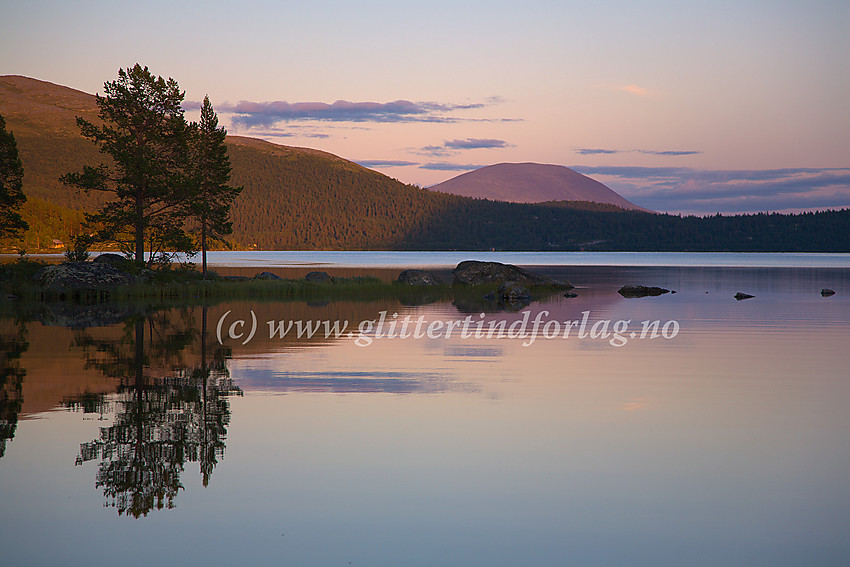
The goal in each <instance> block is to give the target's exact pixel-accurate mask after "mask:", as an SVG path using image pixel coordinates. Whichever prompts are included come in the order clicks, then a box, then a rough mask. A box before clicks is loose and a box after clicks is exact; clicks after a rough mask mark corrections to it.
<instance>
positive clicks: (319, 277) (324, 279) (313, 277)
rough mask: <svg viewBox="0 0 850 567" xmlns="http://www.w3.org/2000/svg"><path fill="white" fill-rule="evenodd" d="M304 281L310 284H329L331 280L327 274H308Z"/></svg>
mask: <svg viewBox="0 0 850 567" xmlns="http://www.w3.org/2000/svg"><path fill="white" fill-rule="evenodd" d="M304 279H305V280H307V281H308V282H310V283H330V282H332V281H333V278H332V277H331V276H330V274H328V273H327V272H310V273H308V274H307V275H306V276H304Z"/></svg>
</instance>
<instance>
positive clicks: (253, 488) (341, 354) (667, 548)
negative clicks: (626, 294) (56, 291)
mask: <svg viewBox="0 0 850 567" xmlns="http://www.w3.org/2000/svg"><path fill="white" fill-rule="evenodd" d="M506 261H507V260H506ZM535 263H538V264H539V262H535ZM549 272H551V273H553V275H559V276H562V277H565V278H567V279H570V280H571V281H573V283H575V284H576V285H577V286H578V287H577V289H576V290H575V291H576V292H577V293H578V297H577V298H573V299H568V298H565V297H562V296H561V295H554V296H552V297H550V298H549V299H548V300H545V301H542V302H535V303H532V304H531V305H530V306H528V307H527V308H525V309H523V310H520V311H517V312H497V311H491V310H489V309H488V310H487V312H486V314H485V315H484V316H483V317H482V316H481V313H482V312H483V310H484V307H485V305H484V304H478V303H475V304H461V305H453V304H451V303H447V302H437V303H431V304H425V305H402V304H400V303H398V302H397V301H395V300H386V301H383V302H372V303H357V302H342V303H329V304H325V305H308V304H305V303H277V302H266V303H264V302H252V301H241V302H233V303H226V304H218V305H211V306H208V307H207V308H201V307H197V308H192V309H171V310H166V311H155V310H152V309H149V310H146V311H142V312H135V313H134V312H132V311H130V310H129V309H126V308H120V307H118V308H115V307H113V308H101V309H96V308H91V309H89V308H79V309H70V308H63V307H61V306H52V307H48V308H45V309H42V310H40V311H39V312H37V313H30V314H27V315H21V314H18V315H17V316H11V313H9V312H10V311H11V307H10V306H8V305H5V306H4V307H3V309H5V310H6V312H7V315H8V316H6V317H4V318H2V320H0V339H2V355H0V365H2V366H0V380H2V381H3V384H2V390H1V391H0V409H2V411H1V412H0V434H2V437H3V438H4V439H3V441H2V442H0V443H2V446H0V451H2V457H0V499H2V508H0V549H2V550H3V551H2V556H3V560H2V563H3V564H4V565H57V564H64V565H114V564H116V563H120V564H124V565H150V564H153V563H159V564H166V565H171V564H178V563H180V564H187V565H195V564H205V565H232V564H244V565H293V566H305V565H308V566H312V565H316V566H320V565H321V566H326V565H341V566H345V565H349V564H350V565H370V566H397V565H405V566H407V565H440V566H445V565H451V566H454V565H457V566H478V565H482V566H483V565H487V566H494V565H495V566H502V565H504V566H509V565H510V566H513V565H577V566H585V565H586V566H598V565H630V566H633V565H647V566H656V565H700V566H702V565H705V566H717V565H741V566H759V565H765V566H777V565H779V566H782V565H789V566H790V565H836V566H837V565H847V564H850V541H848V538H847V533H848V532H850V483H848V482H847V471H848V470H850V412H848V411H847V408H848V403H850V381H848V371H847V369H848V367H850V349H848V347H847V345H848V344H850V343H848V339H850V270H846V269H843V268H823V267H821V268H817V267H808V268H792V269H789V268H781V269H775V268H765V267H760V268H745V267H661V266H623V267H598V266H585V267H571V268H567V267H557V266H552V267H551V268H550V269H549ZM626 283H640V284H646V285H660V286H663V287H667V288H670V289H674V290H676V291H677V292H678V293H676V294H668V295H664V296H660V297H655V298H643V299H623V298H622V297H620V296H619V295H618V294H617V293H616V290H617V289H618V288H619V287H620V286H621V285H623V284H626ZM826 287H828V288H831V289H833V290H835V291H836V292H837V293H836V295H834V296H832V297H821V295H820V290H821V289H822V288H826ZM738 291H743V292H747V293H751V294H753V295H755V298H753V299H750V300H746V301H735V300H734V299H733V297H732V296H733V295H734V294H735V293H736V292H738ZM526 311H527V312H528V315H525V312H526ZM252 312H253V314H254V317H256V319H257V326H258V330H257V331H256V333H255V334H254V336H253V337H252V338H251V339H250V340H246V339H247V333H248V331H250V327H251V322H252V317H251V314H252ZM544 312H547V313H546V314H545V315H544V314H543V313H544ZM382 313H383V318H384V322H385V326H384V327H383V329H382V331H383V333H382V334H384V335H385V334H386V333H387V331H388V330H389V324H390V323H391V322H392V321H395V322H396V324H397V326H396V327H395V330H396V332H399V331H400V325H401V321H403V320H404V319H405V318H406V317H407V318H408V321H409V322H411V324H412V322H415V321H417V320H421V321H422V325H423V327H422V328H425V326H427V325H428V324H430V323H432V322H435V321H439V322H443V323H445V322H450V321H455V320H462V319H464V318H465V317H467V316H469V317H470V319H469V321H470V322H471V323H472V324H478V323H481V328H482V329H487V328H488V326H489V325H490V324H492V325H494V328H497V327H498V325H499V324H500V323H501V324H503V325H504V326H505V328H506V329H509V328H511V326H512V325H516V326H515V327H513V328H514V329H519V328H520V325H521V324H522V321H523V317H527V327H526V330H528V331H530V328H531V325H532V323H531V322H532V321H533V320H534V319H535V317H538V318H539V319H540V321H541V323H540V325H539V327H540V329H539V331H540V332H539V333H538V336H537V337H536V339H535V340H534V341H533V343H532V344H529V345H528V346H524V344H526V343H529V342H530V340H529V337H528V336H526V337H514V338H507V337H506V338H496V337H491V338H487V337H486V336H485V337H482V338H476V337H475V336H474V333H472V334H468V336H466V337H464V336H461V334H460V333H459V332H458V329H457V328H456V329H455V332H454V333H453V334H452V335H451V336H448V337H446V336H445V332H443V333H442V334H441V333H434V335H435V338H428V337H427V336H424V337H421V338H418V339H417V338H413V337H408V338H398V337H395V338H388V337H386V336H381V337H378V336H376V335H377V334H378V333H377V332H376V326H377V321H378V320H380V318H381V317H382ZM538 314H540V315H539V316H538ZM585 314H587V315H585ZM393 315H397V316H396V317H393ZM222 318H223V319H222ZM582 318H585V329H584V331H585V332H584V336H582V337H579V336H577V334H578V333H579V332H580V329H579V326H578V325H576V326H574V327H572V330H571V333H570V335H569V336H568V337H567V338H564V337H563V328H564V327H566V325H564V322H566V321H581V320H582ZM240 320H241V321H244V322H245V323H244V325H243V326H240V325H236V326H233V325H234V323H236V322H237V321H240ZM269 321H271V322H272V327H273V328H275V329H278V326H279V324H280V322H281V321H284V322H288V321H301V322H302V323H304V322H306V321H319V322H321V321H329V322H336V321H339V322H344V321H348V324H349V327H348V328H349V329H350V330H352V331H355V332H354V335H353V336H351V337H349V336H348V335H347V334H343V335H342V336H341V337H339V338H328V339H325V338H324V337H323V336H322V333H321V332H319V333H317V334H316V335H314V336H313V337H312V338H309V339H308V338H306V337H303V336H302V337H301V338H298V337H297V336H295V335H292V334H287V335H286V336H285V337H283V338H281V337H280V336H279V335H276V336H274V337H271V338H270V337H269V324H268V323H269ZM621 321H623V322H625V321H627V322H628V324H629V327H628V329H626V330H622V329H621V330H622V332H621V333H620V335H619V336H620V338H621V339H623V340H615V337H614V335H613V334H612V333H613V330H614V326H615V325H616V324H617V322H621ZM642 321H648V322H650V324H651V323H652V322H654V321H658V322H659V327H658V328H659V329H662V328H663V326H664V325H665V324H667V323H668V322H671V321H675V322H676V324H677V325H676V327H675V328H676V330H677V332H675V333H674V332H673V330H674V327H673V326H672V324H669V325H668V326H667V327H666V328H667V333H666V334H667V336H668V337H669V338H665V336H663V335H662V334H661V333H660V332H659V334H658V335H659V336H657V337H656V338H649V336H650V335H647V336H646V337H645V338H643V339H642V338H641V337H640V332H641V327H642V323H641V322H642ZM219 322H221V325H219ZM364 322H366V323H364ZM373 322H374V323H373ZM553 322H555V323H558V325H559V326H560V327H559V329H558V330H559V333H558V337H557V338H549V339H547V338H546V337H545V336H543V331H544V329H546V327H545V326H544V325H545V324H547V323H549V324H550V326H549V327H548V331H549V334H550V335H552V334H553V333H554V330H555V324H554V323H553ZM361 325H363V327H362V328H363V329H364V330H365V331H368V332H365V333H364V334H363V335H360V334H359V333H358V332H356V331H357V328H358V327H360V326H361ZM370 326H371V330H370V329H369V327H370ZM470 328H471V329H473V330H474V326H472V327H470ZM231 329H232V330H233V333H232V334H233V336H237V337H238V338H236V339H234V338H231V336H230V335H229V333H230V330H231ZM593 329H595V331H593ZM217 330H219V331H220V333H221V336H222V341H221V343H219V341H218V338H217V335H218V333H217ZM408 330H409V331H411V332H412V327H410V328H409V329H408ZM631 332H636V336H635V337H632V336H631ZM606 333H607V334H606ZM623 342H625V344H622V343H623ZM243 343H244V344H243ZM366 343H369V344H368V346H360V345H364V344H366ZM617 345H619V346H617Z"/></svg>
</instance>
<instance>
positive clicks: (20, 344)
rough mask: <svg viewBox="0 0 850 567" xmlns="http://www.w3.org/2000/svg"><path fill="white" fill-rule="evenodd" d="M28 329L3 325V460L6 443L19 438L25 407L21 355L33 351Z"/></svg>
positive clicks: (0, 410)
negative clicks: (17, 433)
mask: <svg viewBox="0 0 850 567" xmlns="http://www.w3.org/2000/svg"><path fill="white" fill-rule="evenodd" d="M26 337H27V328H26V325H25V324H24V323H23V322H20V321H15V322H14V324H12V325H7V324H6V321H4V322H3V326H2V328H0V459H1V458H3V455H5V454H6V441H7V440H12V439H13V438H14V437H15V429H16V428H17V426H18V414H19V413H20V411H21V406H22V405H23V401H24V400H23V395H22V390H23V381H24V376H25V375H26V373H27V372H26V370H24V369H23V368H21V364H20V359H21V355H22V354H23V353H25V352H26V350H27V349H28V348H29V343H28V342H27V340H26Z"/></svg>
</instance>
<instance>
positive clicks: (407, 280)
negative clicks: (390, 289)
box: [397, 270, 443, 286]
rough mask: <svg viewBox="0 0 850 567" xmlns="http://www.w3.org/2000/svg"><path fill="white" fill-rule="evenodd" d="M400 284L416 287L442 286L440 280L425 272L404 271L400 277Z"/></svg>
mask: <svg viewBox="0 0 850 567" xmlns="http://www.w3.org/2000/svg"><path fill="white" fill-rule="evenodd" d="M397 281H398V283H400V284H406V285H415V286H431V285H440V284H441V283H443V282H441V281H440V278H438V277H437V276H435V275H434V274H432V273H431V272H426V271H424V270H404V271H403V272H402V273H400V274H399V275H398V280H397Z"/></svg>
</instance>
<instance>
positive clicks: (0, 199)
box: [0, 115, 29, 238]
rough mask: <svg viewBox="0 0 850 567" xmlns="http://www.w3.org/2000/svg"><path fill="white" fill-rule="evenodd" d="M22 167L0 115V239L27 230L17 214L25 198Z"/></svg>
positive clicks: (16, 146)
mask: <svg viewBox="0 0 850 567" xmlns="http://www.w3.org/2000/svg"><path fill="white" fill-rule="evenodd" d="M23 183H24V166H23V164H22V163H21V158H20V157H19V156H18V144H17V142H15V136H14V135H13V134H12V133H11V132H7V131H6V120H5V119H4V118H3V116H2V115H0V238H7V237H12V238H14V237H18V236H21V234H22V233H23V232H24V231H25V230H27V229H28V228H29V226H28V225H27V223H26V222H25V221H24V220H23V219H22V218H21V215H20V213H19V212H18V211H19V210H20V208H21V205H23V204H24V203H25V202H26V200H27V197H26V195H25V194H24V190H23Z"/></svg>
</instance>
